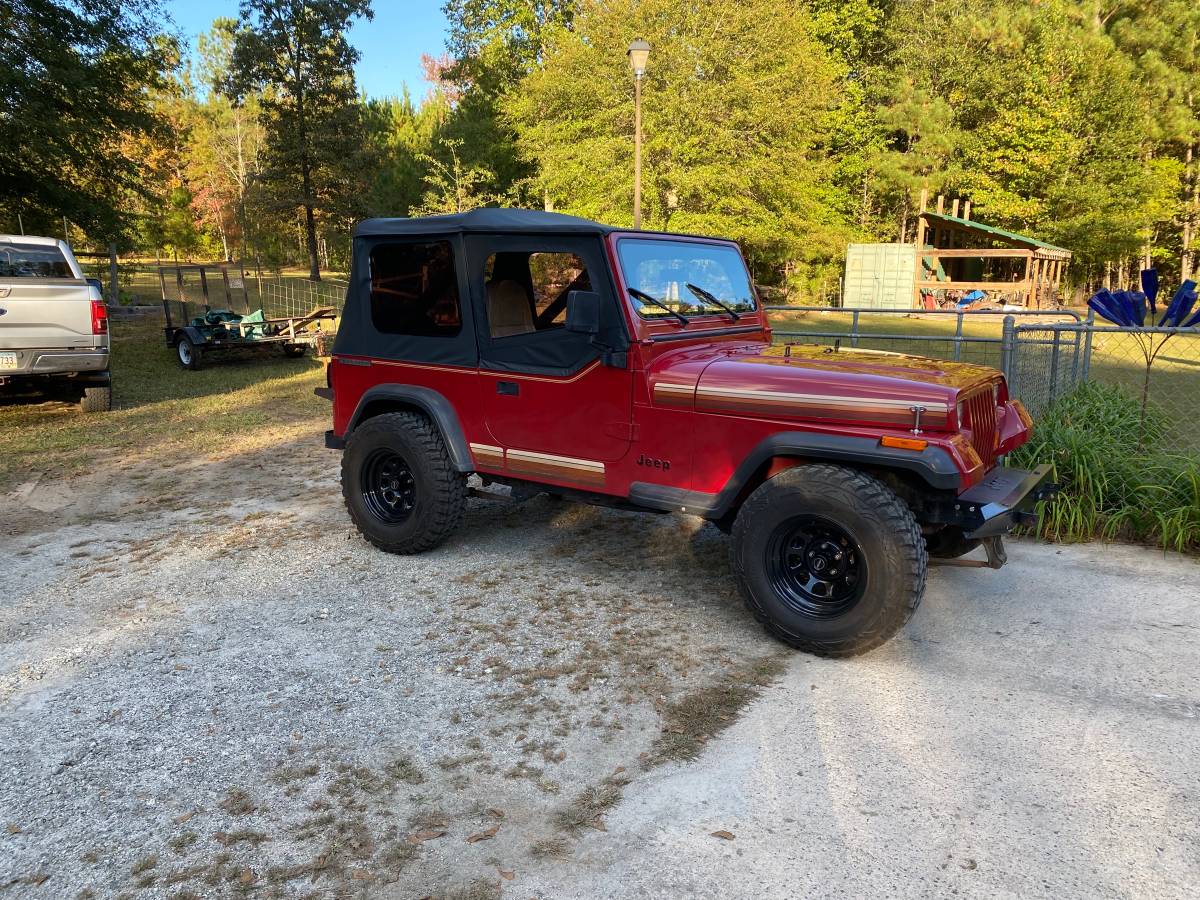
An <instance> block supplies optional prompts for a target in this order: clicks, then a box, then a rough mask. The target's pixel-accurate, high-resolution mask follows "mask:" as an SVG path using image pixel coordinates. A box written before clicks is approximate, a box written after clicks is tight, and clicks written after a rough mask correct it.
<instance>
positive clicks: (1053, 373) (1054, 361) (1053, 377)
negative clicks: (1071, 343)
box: [1050, 325, 1062, 403]
mask: <svg viewBox="0 0 1200 900" xmlns="http://www.w3.org/2000/svg"><path fill="white" fill-rule="evenodd" d="M1050 327H1051V328H1052V329H1054V343H1053V344H1052V345H1051V350H1050V402H1051V403H1053V402H1054V401H1055V400H1057V399H1058V354H1059V351H1060V350H1061V349H1062V332H1061V331H1059V329H1058V326H1056V325H1051V326H1050Z"/></svg>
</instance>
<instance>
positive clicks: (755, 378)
mask: <svg viewBox="0 0 1200 900" xmlns="http://www.w3.org/2000/svg"><path fill="white" fill-rule="evenodd" d="M999 379H1000V373H999V372H997V371H996V370H995V369H991V368H988V367H987V366H976V365H970V364H967V363H956V362H947V361H945V360H937V359H926V358H924V357H920V356H906V355H903V354H899V353H887V352H883V351H877V350H858V349H846V348H840V349H838V350H834V349H833V348H832V347H821V346H818V345H792V346H790V347H784V346H779V345H776V346H769V345H765V344H757V343H756V344H749V345H747V344H740V345H733V346H730V345H729V344H724V345H718V344H708V345H705V346H702V347H692V348H688V349H683V350H680V351H678V352H676V353H669V354H666V355H664V356H662V357H659V358H658V359H656V360H655V361H654V364H653V366H652V369H651V382H652V385H653V395H654V399H655V401H656V402H659V403H664V404H667V405H671V406H693V405H694V408H695V409H697V410H702V411H708V412H720V413H731V414H741V415H751V416H763V417H769V418H773V419H775V418H785V419H810V420H811V419H816V420H821V421H828V422H835V421H836V422H843V423H849V424H867V423H869V424H872V425H891V426H903V427H911V426H912V424H913V420H914V413H913V409H912V408H913V407H915V406H919V407H923V410H922V412H921V423H922V426H928V427H930V428H947V427H948V424H949V421H950V420H949V414H950V412H951V411H952V410H953V409H954V407H955V404H956V403H957V402H958V399H959V396H960V394H964V395H965V394H968V393H973V390H972V389H976V388H983V387H984V386H985V385H990V384H991V383H992V382H995V381H998V380H999Z"/></svg>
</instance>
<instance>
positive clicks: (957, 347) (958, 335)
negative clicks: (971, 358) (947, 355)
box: [954, 312, 963, 362]
mask: <svg viewBox="0 0 1200 900" xmlns="http://www.w3.org/2000/svg"><path fill="white" fill-rule="evenodd" d="M955 318H956V319H958V325H957V327H956V328H955V329H954V361H955V362H962V326H963V314H962V313H961V312H960V313H959V314H958V315H957V316H955Z"/></svg>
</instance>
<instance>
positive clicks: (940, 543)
mask: <svg viewBox="0 0 1200 900" xmlns="http://www.w3.org/2000/svg"><path fill="white" fill-rule="evenodd" d="M978 546H979V538H969V537H965V536H964V535H963V533H962V529H961V528H955V527H954V526H952V525H947V526H946V527H945V528H942V529H940V530H938V531H935V532H934V533H933V534H930V535H926V536H925V550H926V552H927V553H928V554H929V558H930V559H958V558H959V557H960V556H966V555H967V554H968V553H970V552H971V551H972V550H974V549H975V548H976V547H978Z"/></svg>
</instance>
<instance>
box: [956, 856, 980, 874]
mask: <svg viewBox="0 0 1200 900" xmlns="http://www.w3.org/2000/svg"><path fill="white" fill-rule="evenodd" d="M959 865H960V866H962V867H963V868H964V869H966V870H967V871H968V872H970V871H971V870H972V869H976V868H978V867H979V866H978V864H977V863H976V862H975V860H973V859H968V860H967V861H966V862H962V863H959Z"/></svg>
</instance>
